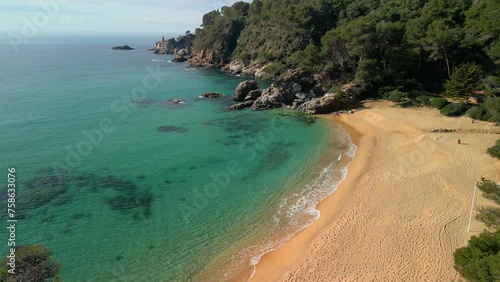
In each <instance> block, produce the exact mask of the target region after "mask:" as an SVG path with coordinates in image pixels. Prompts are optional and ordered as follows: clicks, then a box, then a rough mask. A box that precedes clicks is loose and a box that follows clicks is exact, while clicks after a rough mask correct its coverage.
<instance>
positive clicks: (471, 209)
mask: <svg viewBox="0 0 500 282" xmlns="http://www.w3.org/2000/svg"><path fill="white" fill-rule="evenodd" d="M476 190H477V184H476V185H474V193H473V195H472V205H471V207H470V215H469V225H468V226H467V232H469V231H470V224H471V222H472V212H473V211H474V202H475V201H476Z"/></svg>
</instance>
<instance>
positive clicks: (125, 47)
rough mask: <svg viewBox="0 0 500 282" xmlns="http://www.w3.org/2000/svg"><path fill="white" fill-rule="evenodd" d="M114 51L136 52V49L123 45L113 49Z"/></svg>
mask: <svg viewBox="0 0 500 282" xmlns="http://www.w3.org/2000/svg"><path fill="white" fill-rule="evenodd" d="M111 49H112V50H126V51H128V50H134V48H132V47H130V46H128V45H121V46H115V47H113V48H111Z"/></svg>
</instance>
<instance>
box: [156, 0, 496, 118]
mask: <svg viewBox="0 0 500 282" xmlns="http://www.w3.org/2000/svg"><path fill="white" fill-rule="evenodd" d="M417 2H418V3H417ZM417 2H415V3H413V2H412V3H406V2H404V1H403V2H401V1H396V0H388V1H382V2H380V1H364V0H350V1H336V0H315V1H312V0H311V1H304V0H254V1H252V3H246V2H242V1H240V2H236V3H234V4H233V5H232V6H230V7H229V6H225V7H222V8H221V9H219V10H214V11H211V12H209V13H207V14H205V15H204V16H203V19H202V24H201V27H200V28H197V29H196V32H195V36H196V37H195V38H192V41H190V43H192V45H190V46H191V48H190V52H188V53H189V54H190V55H191V57H190V58H189V59H188V61H189V63H190V64H191V66H193V67H220V68H221V69H222V70H223V71H225V72H227V73H229V74H231V75H241V76H250V77H251V76H255V77H258V78H265V79H273V80H275V81H276V82H275V83H276V85H274V86H275V87H276V89H281V90H280V91H282V90H283V89H290V87H291V85H293V84H296V83H297V81H293V80H290V79H289V78H290V71H291V72H292V73H293V72H294V71H298V70H301V71H305V72H308V73H310V74H311V76H312V77H313V79H314V80H315V81H316V83H317V86H318V87H317V88H320V89H321V91H316V92H315V94H314V95H313V96H314V98H321V97H323V95H324V94H326V93H330V94H332V95H334V96H336V97H340V96H341V95H344V92H343V89H344V87H343V86H344V85H356V87H355V89H356V90H355V92H356V95H354V96H355V97H361V98H373V97H374V98H383V97H388V96H389V95H390V94H391V93H392V92H394V91H401V92H405V93H410V92H421V93H426V92H431V93H442V92H443V91H444V85H445V84H446V81H447V80H448V79H449V78H450V75H451V74H452V72H453V71H454V69H455V68H456V67H458V66H460V65H461V64H464V63H467V62H471V61H473V62H475V63H477V64H478V65H480V66H481V67H482V69H483V70H485V71H484V77H485V78H487V79H485V82H486V84H487V85H485V86H484V87H483V88H485V89H494V87H491V85H493V84H494V83H493V82H494V81H497V80H498V79H499V78H498V71H497V70H498V64H499V63H500V53H499V52H498V50H499V49H498V46H499V44H500V43H499V41H498V38H499V34H498V30H496V29H494V28H493V26H495V25H486V24H484V23H486V22H495V23H498V21H497V20H496V19H495V18H494V17H493V15H494V14H495V13H498V12H500V10H499V9H500V8H499V7H500V6H499V5H497V4H496V2H495V1H488V0H484V1H476V2H474V3H472V2H471V1H458V2H456V1H455V2H453V1H445V2H443V1H442V0H427V1H417ZM409 11H412V12H411V13H410V12H409ZM437 11H440V12H437ZM478 15H484V17H485V20H484V21H483V20H478V18H479V17H478ZM486 19H487V20H486ZM442 38H447V40H442ZM179 41H180V40H173V41H172V40H169V41H168V42H167V43H163V42H164V40H162V42H159V43H158V44H157V48H156V49H155V50H156V51H155V52H158V53H168V54H170V53H175V50H176V48H177V49H182V48H185V47H186V46H184V45H183V46H177V45H178V44H179ZM291 77H294V76H293V75H292V76H291ZM488 81H490V82H491V83H489V84H488ZM287 83H288V84H289V85H285V84H287ZM492 83H493V84H492ZM478 86H479V85H478ZM292 88H293V87H292ZM271 90H272V89H271ZM263 92H264V94H263V95H262V97H260V98H259V99H260V100H264V99H265V100H266V101H267V103H266V106H262V107H260V106H259V107H258V108H266V107H269V108H271V107H275V106H277V105H282V104H283V103H282V101H278V100H279V99H278V100H276V99H274V98H276V97H275V96H274V95H266V94H265V93H267V92H265V91H263ZM274 92H276V91H274ZM285 92H286V91H285ZM497 92H498V91H497ZM497 92H495V90H491V91H489V93H487V95H489V96H495V95H497V94H498V93H497ZM467 94H468V93H465V94H463V95H467ZM278 96H281V95H278ZM285 96H286V95H285ZM291 96H292V95H290V97H291ZM303 96H304V95H302V94H301V95H300V96H299V97H298V100H299V101H295V100H296V99H291V98H290V99H285V100H284V102H285V103H284V104H286V105H289V106H293V105H294V103H295V102H298V104H300V105H302V103H301V100H304V99H303V98H301V97H303ZM266 97H267V98H266ZM272 97H274V98H272ZM287 97H288V96H287ZM309 97H312V96H307V97H306V98H307V99H309ZM331 98H332V97H330V96H329V97H325V98H324V99H323V100H322V101H316V102H311V101H304V103H305V105H303V106H302V108H304V111H306V112H315V111H309V110H307V109H306V108H307V107H309V106H311V105H313V104H317V105H319V104H322V103H324V102H327V101H330V100H331ZM307 99H306V100H307ZM247 104H249V103H248V102H247ZM295 104H297V103H295ZM300 105H298V106H300ZM350 105H351V103H350V102H349V107H350ZM240 106H241V105H240ZM299 108H300V107H299ZM327 108H328V107H327Z"/></svg>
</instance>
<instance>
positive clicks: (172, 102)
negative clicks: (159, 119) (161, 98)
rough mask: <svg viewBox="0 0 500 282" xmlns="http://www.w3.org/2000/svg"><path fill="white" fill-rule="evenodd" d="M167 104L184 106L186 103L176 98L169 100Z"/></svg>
mask: <svg viewBox="0 0 500 282" xmlns="http://www.w3.org/2000/svg"><path fill="white" fill-rule="evenodd" d="M168 102H169V103H170V104H185V103H186V101H184V100H182V99H177V98H175V99H170V100H168Z"/></svg>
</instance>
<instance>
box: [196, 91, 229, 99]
mask: <svg viewBox="0 0 500 282" xmlns="http://www.w3.org/2000/svg"><path fill="white" fill-rule="evenodd" d="M222 97H224V94H219V93H215V92H207V93H205V94H202V95H201V96H200V98H205V99H218V98H222Z"/></svg>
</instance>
